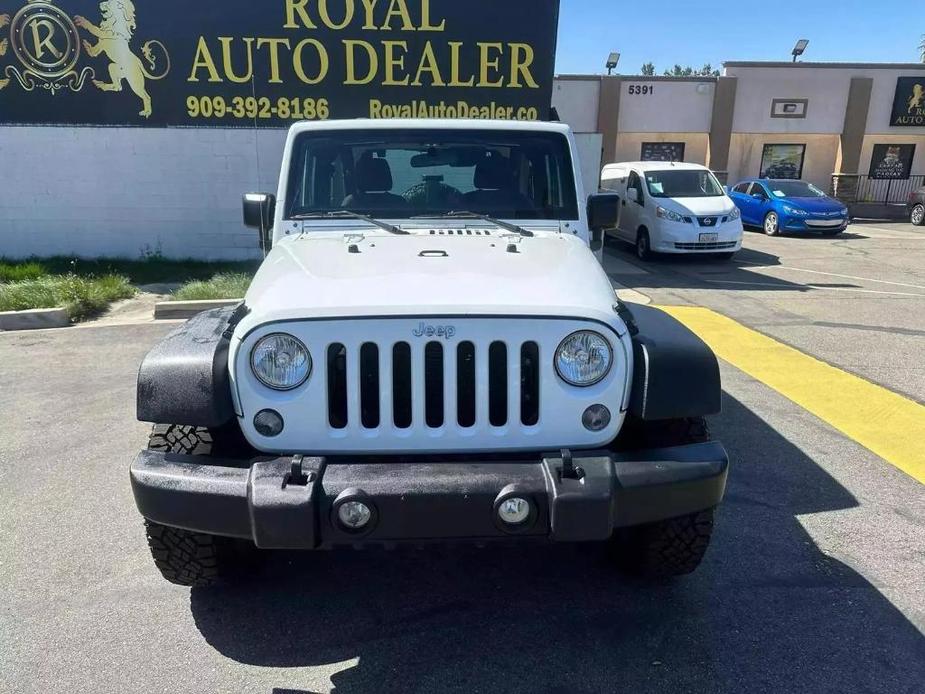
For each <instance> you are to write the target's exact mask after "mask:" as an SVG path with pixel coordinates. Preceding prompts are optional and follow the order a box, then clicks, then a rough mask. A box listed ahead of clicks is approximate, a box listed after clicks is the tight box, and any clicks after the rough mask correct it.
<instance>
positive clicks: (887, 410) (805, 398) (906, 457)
mask: <svg viewBox="0 0 925 694" xmlns="http://www.w3.org/2000/svg"><path fill="white" fill-rule="evenodd" d="M659 308H661V309H662V310H663V311H665V312H666V313H668V314H670V315H672V316H674V317H675V318H676V319H678V320H679V321H681V322H682V323H683V324H684V325H686V326H687V327H688V328H690V329H691V330H692V331H694V332H695V333H696V334H697V335H698V336H699V337H700V338H701V339H702V340H703V341H704V342H706V343H707V344H708V345H710V347H711V348H712V349H713V351H714V352H715V353H716V356H718V357H719V358H720V359H722V360H723V361H725V362H728V363H730V364H732V365H733V366H735V367H736V368H737V369H740V370H741V371H744V372H745V373H747V374H748V375H749V376H752V377H753V378H756V379H758V380H759V381H761V382H762V383H764V384H765V385H767V386H770V387H771V388H773V389H774V390H776V391H777V392H778V393H780V394H781V395H783V396H784V397H786V398H788V399H790V400H792V401H793V402H795V403H796V404H797V405H799V406H800V407H802V408H804V409H805V410H807V411H809V412H811V413H812V414H814V415H816V416H817V417H819V418H820V419H822V420H824V421H825V422H828V423H829V424H830V425H832V426H833V427H835V428H836V429H838V430H839V431H840V432H842V433H843V434H845V436H848V437H849V438H851V439H853V440H854V441H857V442H858V443H859V444H861V445H862V446H864V447H865V448H867V449H869V450H871V451H872V452H874V453H876V454H877V455H878V456H880V457H881V458H883V459H884V460H886V461H887V462H888V463H890V464H891V465H894V466H895V467H897V468H899V469H900V470H902V471H903V472H905V473H906V474H908V475H910V476H911V477H914V478H915V479H916V480H918V481H919V482H922V483H923V484H925V407H923V406H922V405H920V404H918V403H917V402H914V401H913V400H910V399H908V398H905V397H903V396H901V395H898V394H896V393H894V392H892V391H890V390H887V389H886V388H883V387H882V386H878V385H875V384H873V383H871V382H869V381H865V380H864V379H863V378H860V377H858V376H855V375H853V374H850V373H847V372H846V371H842V370H841V369H838V368H835V367H834V366H832V365H830V364H826V363H825V362H822V361H819V360H818V359H816V358H814V357H811V356H809V355H807V354H804V353H803V352H800V351H799V350H797V349H794V348H793V347H788V346H787V345H785V344H782V343H780V342H778V341H777V340H774V339H772V338H770V337H768V336H767V335H763V334H761V333H759V332H757V331H755V330H752V329H750V328H746V327H745V326H744V325H741V324H740V323H737V322H736V321H734V320H732V319H731V318H727V317H726V316H723V315H721V314H719V313H716V312H715V311H711V310H710V309H707V308H701V307H687V306H660V307H659Z"/></svg>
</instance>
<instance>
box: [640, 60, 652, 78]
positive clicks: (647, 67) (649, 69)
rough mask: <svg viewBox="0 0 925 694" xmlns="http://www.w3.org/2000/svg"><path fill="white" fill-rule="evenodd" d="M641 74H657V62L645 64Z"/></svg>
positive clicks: (648, 75) (649, 75) (650, 75)
mask: <svg viewBox="0 0 925 694" xmlns="http://www.w3.org/2000/svg"><path fill="white" fill-rule="evenodd" d="M639 74H640V75H645V76H646V77H652V76H653V75H655V63H646V64H645V65H643V66H642V70H641V71H640V73H639Z"/></svg>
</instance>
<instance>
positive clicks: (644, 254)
mask: <svg viewBox="0 0 925 694" xmlns="http://www.w3.org/2000/svg"><path fill="white" fill-rule="evenodd" d="M636 257H637V258H639V259H640V260H651V259H652V244H651V243H650V242H649V232H648V231H646V230H645V229H640V230H639V231H638V232H637V233H636Z"/></svg>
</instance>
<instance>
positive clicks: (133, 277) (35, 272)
mask: <svg viewBox="0 0 925 694" xmlns="http://www.w3.org/2000/svg"><path fill="white" fill-rule="evenodd" d="M259 266H260V261H258V260H253V261H251V260H244V261H229V262H208V261H204V260H167V259H166V258H161V257H159V256H156V255H155V256H151V257H148V258H144V259H142V260H124V259H122V258H98V259H93V260H88V259H83V258H70V257H67V256H53V257H49V258H28V259H26V260H10V259H7V258H0V282H17V281H20V280H29V279H38V278H39V277H45V276H48V275H77V276H79V277H103V276H104V275H121V276H123V277H127V278H128V279H129V280H130V281H131V282H133V283H134V284H155V283H159V282H188V281H190V280H206V279H209V278H210V277H213V276H215V275H216V274H217V273H220V272H227V273H238V272H241V273H251V274H253V273H254V272H256V271H257V268H258V267H259Z"/></svg>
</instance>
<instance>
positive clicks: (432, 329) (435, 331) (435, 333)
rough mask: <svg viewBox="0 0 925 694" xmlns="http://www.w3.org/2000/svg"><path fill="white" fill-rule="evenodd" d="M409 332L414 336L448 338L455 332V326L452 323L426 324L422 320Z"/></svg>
mask: <svg viewBox="0 0 925 694" xmlns="http://www.w3.org/2000/svg"><path fill="white" fill-rule="evenodd" d="M411 332H412V333H413V334H414V336H415V337H443V338H446V339H447V340H449V339H450V338H451V337H453V335H455V334H456V328H455V327H453V326H452V325H427V324H426V323H423V322H422V323H420V324H419V325H418V327H416V328H415V329H414V330H412V331H411Z"/></svg>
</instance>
